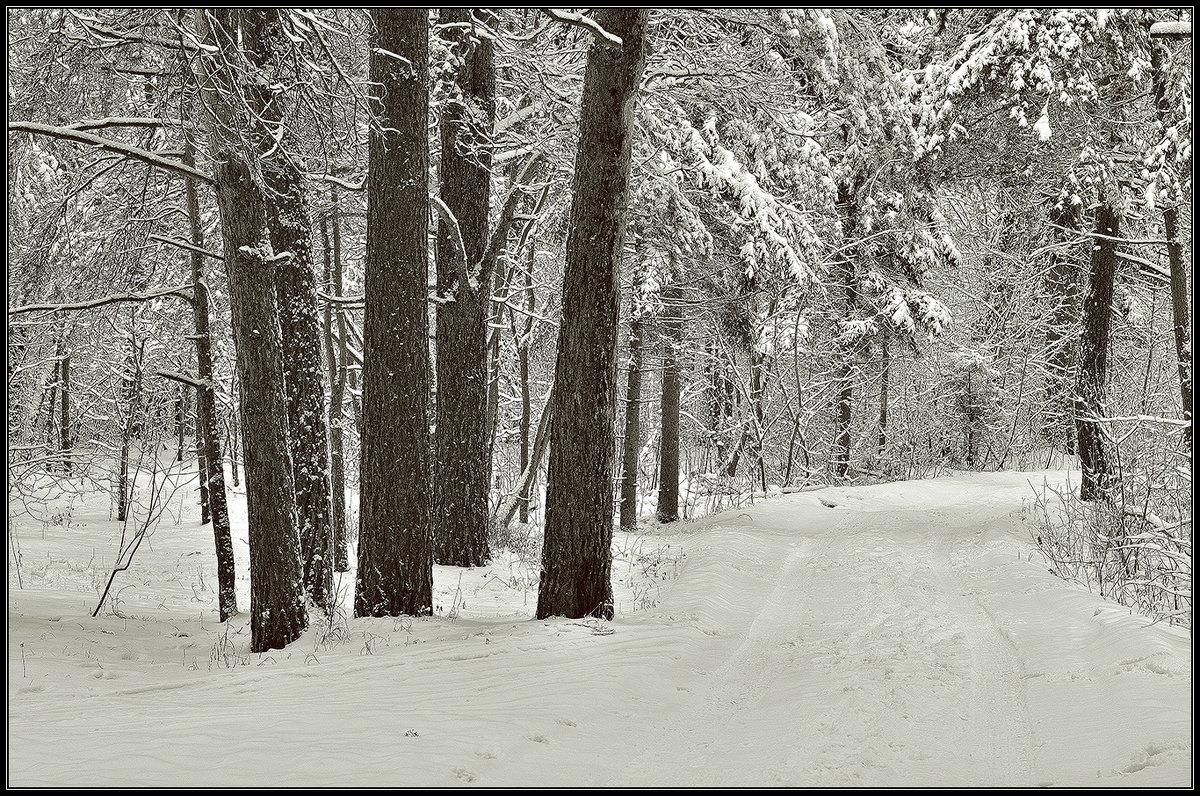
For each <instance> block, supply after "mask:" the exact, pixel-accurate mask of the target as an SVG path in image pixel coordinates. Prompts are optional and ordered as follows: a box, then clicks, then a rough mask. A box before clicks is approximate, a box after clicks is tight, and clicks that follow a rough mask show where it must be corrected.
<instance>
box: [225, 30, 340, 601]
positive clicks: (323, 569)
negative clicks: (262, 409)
mask: <svg viewBox="0 0 1200 796" xmlns="http://www.w3.org/2000/svg"><path fill="white" fill-rule="evenodd" d="M280 13H281V12H280V11H279V10H278V9H273V8H257V9H244V10H242V12H241V24H242V29H241V30H242V40H241V42H240V43H241V47H242V50H241V52H242V54H243V55H244V56H245V59H246V63H247V66H248V67H249V72H250V74H251V76H253V77H254V78H255V79H253V80H252V81H251V82H250V84H249V85H247V86H245V87H244V88H243V92H242V93H243V97H244V98H245V102H246V106H247V111H248V115H247V119H248V122H249V125H250V130H249V134H250V136H251V138H252V141H253V143H252V146H254V147H255V148H256V149H257V153H258V156H259V165H260V167H261V169H262V179H263V188H264V194H265V196H264V198H265V200H266V204H265V209H266V218H267V231H268V234H269V235H270V240H271V247H272V249H273V250H274V251H276V252H279V253H281V254H282V253H290V254H291V257H287V258H282V257H281V258H280V259H279V260H278V261H277V263H276V265H275V269H274V271H275V298H276V301H278V303H279V327H280V332H281V335H282V336H281V340H282V343H283V376H284V388H285V389H286V390H287V413H288V428H289V430H290V436H289V438H288V441H289V444H290V450H291V455H292V476H293V479H294V483H295V489H296V507H297V510H298V521H299V533H300V558H301V563H302V565H303V568H304V586H305V590H306V591H307V593H308V595H309V597H310V598H311V599H312V601H313V602H314V603H316V604H317V605H319V606H321V607H323V608H325V609H327V610H328V608H329V600H330V599H331V595H332V589H333V580H332V578H333V527H332V514H333V510H332V506H331V504H330V494H329V493H330V487H329V435H328V428H327V426H326V421H325V389H324V386H323V383H322V380H321V332H320V324H319V322H318V320H317V293H316V274H315V268H314V261H313V254H312V234H311V232H312V230H311V226H312V225H311V222H310V220H309V213H308V202H307V197H306V195H305V190H304V174H303V170H302V169H301V167H300V165H299V164H298V163H297V161H296V159H295V156H294V155H292V154H291V153H290V150H292V149H294V146H295V142H294V135H293V134H292V133H291V132H290V122H289V120H287V119H285V117H284V109H283V107H282V102H283V96H284V95H283V91H282V90H281V89H279V88H275V86H276V85H278V83H279V82H280V76H288V75H290V73H291V72H292V70H291V68H290V67H289V66H288V62H289V58H290V56H288V55H286V54H284V53H281V52H280V48H282V47H285V46H286V45H285V41H286V36H285V33H284V29H283V25H282V23H281V19H280ZM260 76H261V77H260ZM288 82H290V81H288Z"/></svg>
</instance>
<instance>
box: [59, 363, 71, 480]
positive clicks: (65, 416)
mask: <svg viewBox="0 0 1200 796" xmlns="http://www.w3.org/2000/svg"><path fill="white" fill-rule="evenodd" d="M58 367H59V385H60V386H59V390H58V398H59V400H60V401H61V404H60V405H59V414H58V442H59V451H60V452H61V455H62V468H63V472H64V473H68V474H69V473H70V472H71V353H70V352H69V351H67V352H65V353H64V354H63V358H62V359H60V360H59V361H58Z"/></svg>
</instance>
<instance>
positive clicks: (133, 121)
mask: <svg viewBox="0 0 1200 796" xmlns="http://www.w3.org/2000/svg"><path fill="white" fill-rule="evenodd" d="M184 124H185V122H184V121H183V120H182V119H155V118H151V117H148V116H107V117H105V118H103V119H81V120H80V121H78V122H72V123H71V124H67V125H63V126H64V127H65V128H66V129H68V130H101V129H103V128H105V127H166V126H167V125H171V126H172V127H179V126H182V125H184Z"/></svg>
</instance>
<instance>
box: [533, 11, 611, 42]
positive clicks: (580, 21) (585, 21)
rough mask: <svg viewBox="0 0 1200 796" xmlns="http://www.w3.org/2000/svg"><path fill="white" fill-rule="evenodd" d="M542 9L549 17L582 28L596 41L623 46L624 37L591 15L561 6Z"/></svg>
mask: <svg viewBox="0 0 1200 796" xmlns="http://www.w3.org/2000/svg"><path fill="white" fill-rule="evenodd" d="M542 11H543V12H545V14H546V15H547V16H549V17H550V18H551V19H555V20H558V21H559V22H562V23H564V24H566V25H574V26H575V27H577V28H583V29H584V30H586V31H588V32H589V33H591V34H592V35H593V36H595V37H596V39H597V41H605V42H608V43H609V44H615V45H617V46H618V47H624V46H625V40H624V39H622V38H621V37H620V36H617V35H616V34H614V33H609V32H608V31H607V30H605V29H604V28H602V27H600V23H599V22H597V21H596V20H594V19H592V18H591V17H586V16H584V15H583V14H575V13H572V12H570V11H567V10H566V9H562V8H543V9H542Z"/></svg>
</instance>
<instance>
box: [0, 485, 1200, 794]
mask: <svg viewBox="0 0 1200 796" xmlns="http://www.w3.org/2000/svg"><path fill="white" fill-rule="evenodd" d="M1043 475H1044V474H1036V475H1035V474H1024V473H998V474H987V475H961V476H957V477H953V478H945V479H936V480H932V481H924V482H906V483H897V484H886V485H880V486H870V487H857V488H830V489H827V490H823V491H821V492H813V493H803V494H797V495H788V496H783V497H779V498H774V499H771V500H768V501H763V502H759V503H758V504H756V505H754V506H751V507H746V508H743V509H741V510H738V511H733V512H728V513H725V514H722V515H718V516H716V517H711V518H707V519H704V520H697V521H695V522H685V523H681V524H680V525H679V526H677V527H676V528H674V529H670V532H669V533H664V534H663V535H662V536H651V537H647V539H646V541H647V542H648V543H650V544H658V543H659V542H661V543H663V544H666V543H670V544H673V545H677V544H681V545H682V546H683V548H684V550H685V551H686V553H687V557H686V559H685V560H684V564H683V566H682V568H681V569H680V574H679V577H678V578H677V579H674V580H670V581H667V582H661V581H660V582H659V584H658V586H659V589H660V591H659V593H658V603H657V605H656V606H654V607H651V608H648V609H644V610H632V611H631V610H628V609H627V610H625V611H624V612H622V613H619V615H618V619H617V620H616V621H614V622H613V623H610V624H608V625H601V624H600V623H595V622H589V621H583V620H565V619H556V620H549V621H546V622H534V621H529V620H528V619H527V617H528V616H529V615H531V614H532V610H533V605H532V603H533V599H532V598H531V597H530V596H529V594H528V592H527V591H517V590H516V589H514V588H507V589H504V588H499V587H496V586H495V579H492V580H489V579H488V578H487V577H485V573H484V572H481V571H479V570H476V571H472V572H467V574H465V575H460V573H461V572H462V571H460V570H457V569H452V568H441V567H439V568H437V573H436V576H437V577H436V581H437V584H436V588H437V591H438V594H439V596H440V597H439V599H437V600H435V602H439V601H440V602H443V603H449V602H450V601H451V599H452V596H455V598H457V596H458V595H459V594H460V591H461V596H462V597H463V598H464V599H466V600H467V602H468V604H469V605H470V606H471V610H470V611H468V610H466V608H465V607H464V608H463V610H462V611H460V612H459V616H458V617H457V618H453V619H451V618H448V617H444V616H443V617H436V618H432V619H423V620H391V619H364V620H352V621H351V622H350V626H349V630H350V636H349V638H348V639H347V640H346V641H344V642H332V643H324V644H323V643H321V642H320V639H319V636H318V631H316V630H314V629H310V630H309V631H308V633H306V635H305V636H304V637H302V638H301V639H300V640H299V641H297V642H295V643H294V644H293V645H291V646H289V648H288V649H287V650H282V651H279V650H277V651H274V652H271V653H266V654H264V655H262V656H246V659H245V665H239V666H236V667H234V668H224V667H223V666H221V665H218V666H216V667H214V668H211V669H209V668H208V667H207V666H206V662H205V659H206V658H210V657H212V656H215V655H217V653H218V652H219V650H220V649H221V648H220V647H219V646H218V643H219V637H220V634H221V631H220V630H219V629H217V628H216V627H215V622H213V621H212V620H211V618H209V619H208V620H207V621H206V622H205V623H204V625H203V627H202V626H201V622H200V619H199V614H200V612H201V610H203V609H202V608H201V607H199V606H197V604H196V602H190V601H189V600H188V599H187V596H193V597H194V596H195V594H196V592H195V591H194V589H195V587H196V584H195V582H194V581H195V577H194V575H193V576H192V581H187V580H186V577H187V575H188V574H189V572H188V568H192V567H194V566H195V564H196V562H197V561H199V560H200V559H201V558H203V557H202V556H195V554H194V553H183V552H181V551H184V550H188V551H192V550H207V549H208V547H205V546H204V544H205V542H204V536H203V531H204V530H206V529H196V530H195V532H194V533H193V529H192V528H188V527H180V528H174V529H170V530H171V532H174V533H175V534H176V536H175V537H170V538H164V537H167V536H168V534H167V533H166V531H165V529H164V531H160V532H159V534H157V535H156V536H155V537H154V539H153V541H154V543H155V544H154V547H156V548H158V549H157V550H156V551H147V552H145V553H140V554H139V556H145V559H142V560H140V561H139V564H135V566H134V568H133V569H132V570H130V572H129V573H124V575H125V576H130V577H128V578H127V579H124V580H121V581H120V582H121V583H122V584H128V583H138V581H137V575H138V572H139V566H140V567H141V571H142V572H148V571H150V570H152V567H151V563H150V562H151V561H159V560H161V561H162V562H165V563H163V564H162V566H161V567H160V568H159V569H161V570H166V569H167V568H168V567H169V566H177V571H176V572H175V577H176V578H177V579H180V580H182V581H183V582H182V583H179V584H176V587H177V589H181V590H182V591H181V594H180V595H175V596H174V597H171V596H168V598H167V599H166V600H164V599H162V589H163V588H164V587H163V585H162V584H161V583H159V582H158V581H155V582H154V583H153V584H152V585H148V584H142V585H139V586H138V587H137V588H136V589H135V590H130V591H137V592H139V596H140V598H141V599H143V600H145V603H144V604H143V605H140V606H138V607H136V608H131V609H129V611H128V612H129V613H132V614H135V615H136V616H138V617H142V618H138V619H129V620H127V621H126V620H122V619H119V618H116V617H112V616H108V617H104V616H102V617H99V618H97V619H95V620H93V619H91V618H90V617H89V616H88V614H89V613H90V608H91V607H92V606H91V604H90V603H89V600H91V599H92V597H91V594H88V593H84V594H83V595H82V597H81V596H80V595H79V594H72V593H71V592H70V591H69V590H68V589H67V588H65V587H64V586H63V585H62V584H61V583H57V582H56V583H55V584H54V586H55V588H38V587H37V586H36V585H35V584H26V587H25V588H24V589H18V588H17V587H16V585H15V578H14V577H13V576H12V574H11V566H10V583H9V598H10V602H9V681H8V695H9V714H8V715H9V744H10V746H9V777H10V785H14V786H18V785H156V784H167V785H191V786H205V785H234V784H236V785H278V786H288V785H292V786H296V785H313V786H320V785H406V786H420V785H431V786H437V785H441V786H452V785H464V784H477V785H485V786H502V785H527V786H538V785H542V786H546V785H683V786H699V785H732V786H736V785H742V786H746V785H762V786H771V785H795V786H905V785H909V786H1034V785H1075V786H1095V785H1104V786H1114V785H1119V786H1147V785H1176V786H1182V785H1188V784H1190V781H1191V780H1190V777H1191V773H1190V772H1191V762H1192V746H1191V719H1192V715H1191V678H1190V672H1191V638H1190V634H1188V633H1187V632H1186V631H1181V630H1179V629H1177V628H1168V627H1165V626H1162V625H1154V626H1148V620H1146V619H1145V618H1142V617H1137V616H1131V615H1130V614H1129V612H1128V610H1127V609H1125V608H1123V607H1121V606H1118V605H1115V604H1114V603H1110V602H1107V601H1105V600H1103V599H1101V598H1100V597H1098V596H1096V595H1093V594H1089V593H1088V592H1086V591H1083V590H1082V589H1081V588H1079V587H1076V586H1073V585H1071V584H1066V583H1063V582H1062V581H1060V580H1058V579H1057V578H1055V577H1054V576H1052V575H1051V574H1050V573H1048V572H1047V571H1046V568H1045V567H1044V566H1043V565H1042V564H1041V563H1040V559H1039V557H1038V556H1037V554H1036V553H1035V552H1033V548H1032V547H1031V545H1030V544H1029V543H1028V541H1027V539H1028V533H1027V531H1026V530H1025V529H1024V527H1023V526H1021V524H1020V523H1019V521H1018V519H1017V518H1016V516H1015V512H1016V510H1018V509H1019V507H1020V502H1021V499H1022V498H1023V497H1025V496H1026V495H1029V494H1030V489H1029V486H1028V483H1027V479H1032V480H1034V481H1035V482H1039V483H1040V481H1041V478H1042V476H1043ZM1061 475H1062V474H1050V477H1052V478H1053V477H1055V476H1059V477H1061ZM818 496H824V497H825V498H826V499H828V500H831V501H832V502H834V503H836V506H835V507H834V508H828V507H827V506H825V505H822V503H821V502H819V497H818ZM242 511H243V512H244V506H243V509H242ZM242 524H243V525H244V514H243V515H242ZM243 533H244V528H243ZM189 534H191V535H190V536H189ZM32 535H33V532H32V531H31V532H29V533H28V534H26V535H25V536H22V537H21V544H22V547H23V556H24V558H25V559H27V560H29V559H32V558H33V557H34V556H35V555H42V553H41V552H40V550H39V549H38V548H37V544H36V543H35V541H34V539H32V538H28V537H30V536H32ZM89 544H90V543H89ZM208 546H209V547H211V540H210V541H208ZM1031 554H1032V555H1031ZM205 555H206V556H207V558H203V562H204V563H205V565H207V566H208V568H209V571H210V572H211V571H212V562H211V561H210V560H209V559H211V558H212V556H211V553H205ZM241 556H244V548H243V550H241V551H239V557H241ZM51 557H52V558H54V560H56V561H57V560H58V559H57V554H55V553H51ZM85 558H86V555H85ZM173 562H182V563H173ZM239 563H240V564H241V565H242V566H243V568H244V566H245V562H244V561H239ZM64 566H65V562H64ZM498 568H499V565H494V567H493V569H498ZM634 569H635V566H634V565H632V564H630V565H629V566H628V567H626V566H625V565H623V564H621V563H618V564H615V565H614V576H615V577H616V576H620V575H621V574H622V573H625V572H626V570H628V573H630V574H631V573H633V572H634ZM54 571H57V570H54V568H50V569H48V570H47V578H48V577H49V574H50V573H51V572H54ZM154 571H157V570H154ZM344 577H349V576H344ZM460 577H461V580H460ZM210 581H211V576H210ZM347 582H351V583H352V579H351V580H349V581H347ZM460 583H461V584H463V585H462V586H461V589H460V585H459V584H460ZM210 585H211V584H210ZM243 586H244V584H243ZM84 591H85V592H86V586H85V587H84ZM127 594H128V593H127ZM622 597H623V598H624V600H625V602H626V604H627V605H628V604H629V603H631V600H630V592H629V587H628V585H627V584H621V586H620V587H619V588H618V600H619V601H620V600H621V599H622ZM240 598H241V599H242V600H243V603H242V604H243V605H244V604H245V596H244V594H243V595H240ZM130 599H131V600H133V599H135V598H130ZM189 602H190V605H189ZM481 603H482V606H481V605H480V604H481ZM85 604H86V608H85ZM130 604H131V605H134V604H135V603H133V602H131V603H130ZM204 606H205V607H206V608H207V610H209V611H210V614H209V616H210V617H211V608H212V606H211V605H208V604H207V603H205V604H204ZM243 618H244V617H243ZM239 629H240V630H241V632H240V633H239V632H238V631H239ZM605 631H611V632H605ZM247 633H248V631H245V630H244V622H243V623H242V625H238V624H237V623H234V624H232V625H231V630H230V640H231V641H232V642H234V649H235V650H242V652H241V653H240V654H241V655H245V653H244V649H245V647H246V641H247V640H248V639H247V638H246V634H247ZM179 634H186V635H179ZM22 644H23V645H24V646H23V647H22V646H21V645H22ZM22 656H24V660H23V659H22ZM218 657H219V656H218ZM226 660H228V659H226ZM239 660H240V659H239ZM22 667H24V668H22ZM23 672H25V674H23Z"/></svg>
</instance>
